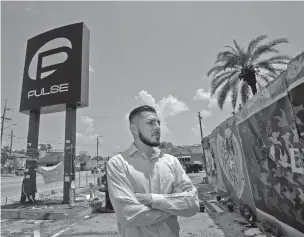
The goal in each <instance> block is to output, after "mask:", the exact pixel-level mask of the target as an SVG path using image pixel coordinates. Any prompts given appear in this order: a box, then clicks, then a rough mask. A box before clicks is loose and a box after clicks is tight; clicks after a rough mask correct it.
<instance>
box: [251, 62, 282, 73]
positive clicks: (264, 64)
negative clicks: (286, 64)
mask: <svg viewBox="0 0 304 237" xmlns="http://www.w3.org/2000/svg"><path fill="white" fill-rule="evenodd" d="M256 68H258V69H264V70H267V71H269V72H270V73H272V74H274V76H277V72H278V71H279V70H280V69H278V68H275V67H274V66H273V65H272V64H270V63H268V61H264V62H259V63H258V64H257V65H256Z"/></svg>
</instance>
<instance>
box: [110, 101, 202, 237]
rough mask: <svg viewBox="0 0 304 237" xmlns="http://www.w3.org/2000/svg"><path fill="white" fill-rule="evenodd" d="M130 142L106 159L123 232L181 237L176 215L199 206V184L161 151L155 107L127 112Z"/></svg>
mask: <svg viewBox="0 0 304 237" xmlns="http://www.w3.org/2000/svg"><path fill="white" fill-rule="evenodd" d="M129 121H130V130H131V132H132V135H133V137H134V143H133V144H132V145H131V147H130V148H129V149H127V150H126V151H124V152H122V153H121V154H118V155H115V156H113V157H112V158H111V159H110V160H109V162H108V164H107V170H108V173H107V177H108V188H109V195H110V199H111V202H112V204H113V207H114V210H115V213H116V217H117V224H118V230H119V232H120V235H121V236H122V237H179V231H180V227H179V223H178V221H177V216H184V217H190V216H193V215H195V214H196V213H197V212H198V210H199V200H198V194H197V189H196V188H195V187H194V186H193V184H192V182H191V180H190V178H189V177H188V176H187V175H186V173H185V171H184V169H183V168H182V166H181V164H180V163H179V161H178V159H177V158H176V157H174V156H171V155H168V154H164V153H162V152H161V151H160V150H159V149H158V148H157V147H158V146H159V145H160V120H159V118H158V116H157V113H156V111H155V109H154V108H152V107H150V106H147V105H145V106H140V107H138V108H135V109H134V110H133V111H132V112H131V113H130V115H129Z"/></svg>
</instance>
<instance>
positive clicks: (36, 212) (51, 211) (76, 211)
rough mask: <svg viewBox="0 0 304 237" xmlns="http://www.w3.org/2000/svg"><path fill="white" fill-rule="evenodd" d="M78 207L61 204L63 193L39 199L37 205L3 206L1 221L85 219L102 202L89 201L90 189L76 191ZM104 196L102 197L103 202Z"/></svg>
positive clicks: (16, 204)
mask: <svg viewBox="0 0 304 237" xmlns="http://www.w3.org/2000/svg"><path fill="white" fill-rule="evenodd" d="M75 193H76V199H78V201H76V205H75V206H73V207H70V205H69V204H61V203H60V202H61V201H62V193H60V192H59V193H56V194H54V195H47V194H48V193H46V195H45V198H42V199H40V200H39V199H38V201H37V203H34V204H26V205H21V204H19V203H15V204H10V205H6V206H5V205H3V206H1V219H23V220H64V219H73V218H78V217H83V216H86V215H90V214H92V212H94V210H95V209H96V207H98V206H100V201H97V200H96V201H94V200H88V199H86V198H85V197H84V195H88V193H89V188H82V189H76V190H75ZM82 196H83V198H81V197H82ZM99 196H100V195H99ZM103 196H104V195H101V196H100V198H101V201H102V202H103V199H104V197H103Z"/></svg>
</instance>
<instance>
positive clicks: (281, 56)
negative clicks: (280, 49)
mask: <svg viewBox="0 0 304 237" xmlns="http://www.w3.org/2000/svg"><path fill="white" fill-rule="evenodd" d="M291 59H292V57H290V56H289V55H277V56H273V57H271V58H269V59H267V61H269V62H271V61H276V60H285V61H290V60H291Z"/></svg>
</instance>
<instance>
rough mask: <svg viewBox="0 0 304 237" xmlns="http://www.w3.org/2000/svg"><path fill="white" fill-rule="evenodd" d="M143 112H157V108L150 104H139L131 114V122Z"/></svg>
mask: <svg viewBox="0 0 304 237" xmlns="http://www.w3.org/2000/svg"><path fill="white" fill-rule="evenodd" d="M141 112H152V113H156V110H155V109H154V108H153V107H151V106H149V105H142V106H139V107H137V108H135V109H133V110H132V111H131V113H130V115H129V122H130V123H131V122H132V119H133V118H134V117H135V116H137V115H139V114H140V113H141Z"/></svg>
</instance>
